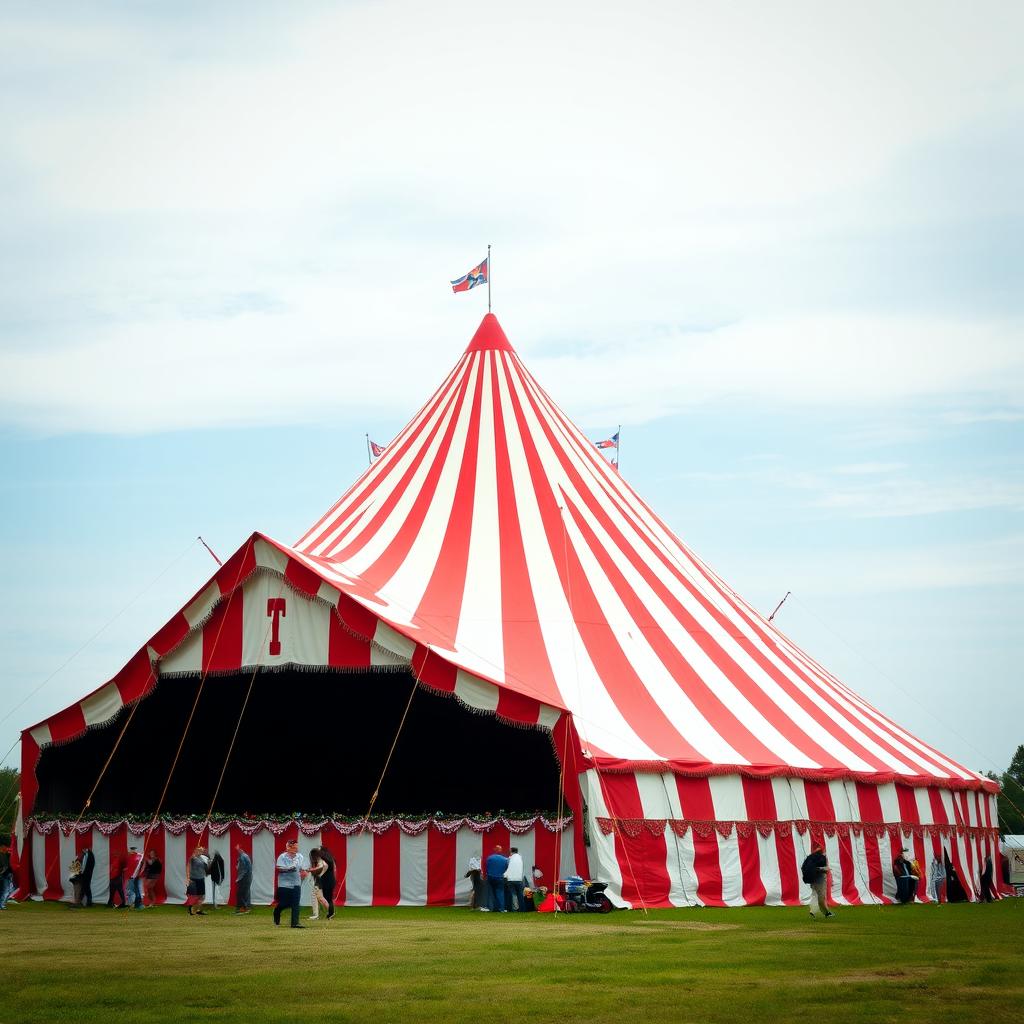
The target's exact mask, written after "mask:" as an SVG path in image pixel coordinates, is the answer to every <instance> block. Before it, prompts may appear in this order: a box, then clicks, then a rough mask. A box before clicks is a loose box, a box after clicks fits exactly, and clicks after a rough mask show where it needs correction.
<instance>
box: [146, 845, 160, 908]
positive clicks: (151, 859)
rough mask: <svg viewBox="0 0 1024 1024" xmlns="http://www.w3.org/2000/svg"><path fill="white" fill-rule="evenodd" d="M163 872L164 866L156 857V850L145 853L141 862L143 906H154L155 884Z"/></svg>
mask: <svg viewBox="0 0 1024 1024" xmlns="http://www.w3.org/2000/svg"><path fill="white" fill-rule="evenodd" d="M163 870H164V866H163V864H162V863H161V861H160V858H159V857H158V856H157V855H156V850H149V851H148V852H147V853H146V859H145V860H144V861H143V862H142V896H143V900H142V903H143V906H147V907H155V906H156V883H157V882H158V881H159V880H160V875H161V873H162V872H163Z"/></svg>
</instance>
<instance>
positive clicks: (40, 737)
mask: <svg viewBox="0 0 1024 1024" xmlns="http://www.w3.org/2000/svg"><path fill="white" fill-rule="evenodd" d="M29 736H31V737H32V739H34V740H35V741H36V745H37V746H38V747H39V748H40V749H42V748H43V747H45V746H46V745H47V744H48V743H52V742H53V738H52V737H51V736H50V726H49V725H48V724H47V723H46V722H43V724H42V725H37V726H36V727H35V728H34V729H30V730H29Z"/></svg>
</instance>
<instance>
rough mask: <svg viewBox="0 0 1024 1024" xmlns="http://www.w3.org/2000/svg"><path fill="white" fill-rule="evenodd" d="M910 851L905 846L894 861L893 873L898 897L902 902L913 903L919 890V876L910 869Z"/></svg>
mask: <svg viewBox="0 0 1024 1024" xmlns="http://www.w3.org/2000/svg"><path fill="white" fill-rule="evenodd" d="M909 852H910V851H909V850H908V849H907V848H906V847H905V846H904V847H903V849H902V850H901V851H900V855H899V856H898V857H897V858H896V859H895V860H894V861H893V862H892V873H893V874H894V875H895V876H896V899H897V900H898V901H899V902H900V903H911V902H912V901H913V899H914V894H915V893H916V892H917V878H915V877H914V872H913V871H911V869H910V861H909V860H907V857H906V855H907V854H908V853H909Z"/></svg>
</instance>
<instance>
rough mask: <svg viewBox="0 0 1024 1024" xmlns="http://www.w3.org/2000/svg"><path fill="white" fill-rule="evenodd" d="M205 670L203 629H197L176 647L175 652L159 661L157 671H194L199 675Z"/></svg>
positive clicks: (166, 672)
mask: <svg viewBox="0 0 1024 1024" xmlns="http://www.w3.org/2000/svg"><path fill="white" fill-rule="evenodd" d="M202 670H203V631H202V630H201V629H200V630H197V631H196V632H195V633H193V634H192V635H191V636H190V637H189V638H188V639H187V640H185V642H184V643H182V644H181V645H179V646H178V647H176V648H175V650H174V653H173V654H170V655H168V656H167V657H166V658H163V659H161V660H160V661H159V662H158V663H157V673H158V674H159V675H168V674H170V673H172V672H177V673H182V672H194V673H195V674H196V675H198V674H199V673H200V672H202Z"/></svg>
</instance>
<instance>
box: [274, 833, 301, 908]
mask: <svg viewBox="0 0 1024 1024" xmlns="http://www.w3.org/2000/svg"><path fill="white" fill-rule="evenodd" d="M307 874H308V872H307V871H306V860H305V858H304V857H303V856H302V854H301V853H299V841H298V839H289V840H288V842H287V843H285V848H284V853H282V854H281V856H280V857H278V858H277V891H276V892H275V894H274V898H275V899H276V900H277V906H276V907H274V924H276V925H279V924H280V923H281V911H282V910H291V912H292V927H293V928H305V927H306V926H305V925H304V924H299V895H300V894H301V892H302V880H303V879H304V878H305V877H306V875H307Z"/></svg>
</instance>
